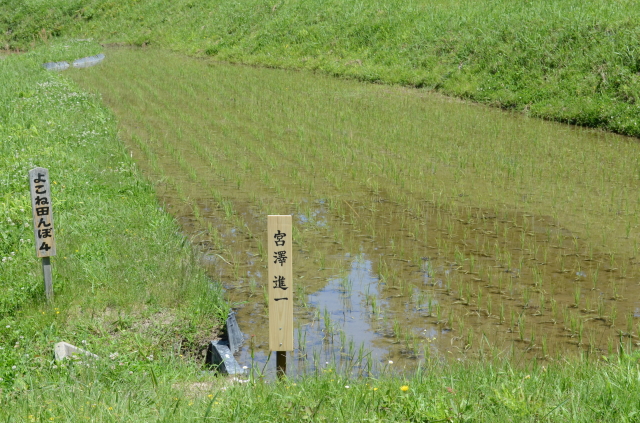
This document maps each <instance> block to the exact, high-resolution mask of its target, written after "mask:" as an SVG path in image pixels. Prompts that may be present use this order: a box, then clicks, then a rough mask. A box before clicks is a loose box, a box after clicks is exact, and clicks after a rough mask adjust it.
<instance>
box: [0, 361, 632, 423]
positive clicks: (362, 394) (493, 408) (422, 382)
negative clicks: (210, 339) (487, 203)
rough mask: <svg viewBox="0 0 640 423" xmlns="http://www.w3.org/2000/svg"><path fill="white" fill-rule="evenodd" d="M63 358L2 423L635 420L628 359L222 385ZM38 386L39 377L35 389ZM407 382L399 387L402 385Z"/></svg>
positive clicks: (27, 385)
mask: <svg viewBox="0 0 640 423" xmlns="http://www.w3.org/2000/svg"><path fill="white" fill-rule="evenodd" d="M136 361H138V363H136V364H132V363H131V359H130V358H129V357H116V358H114V359H109V358H105V359H103V360H101V361H99V362H91V363H78V362H74V363H67V364H65V365H59V366H58V367H57V368H52V367H50V368H48V369H41V370H39V371H38V372H33V373H30V374H29V375H26V376H25V377H24V379H22V380H20V382H19V383H18V384H16V386H14V388H13V389H12V390H11V391H9V392H7V393H4V395H3V396H2V397H0V398H2V399H1V401H2V402H0V405H2V407H1V408H0V417H1V418H2V419H3V421H6V422H33V421H35V422H40V421H42V422H45V421H47V422H48V421H63V422H78V421H96V422H116V421H117V422H140V421H154V422H155V421H171V422H183V421H184V422H186V421H199V420H202V421H225V422H231V421H232V422H236V421H238V422H240V421H242V422H263V421H274V422H288V421H313V422H322V421H340V422H350V421H371V422H383V421H420V422H439V421H447V422H594V421H600V422H633V421H636V420H637V413H638V401H639V399H640V398H639V396H638V394H637V392H638V388H640V387H639V386H638V374H639V372H640V367H639V365H638V360H637V356H635V357H630V356H622V357H620V358H619V359H615V360H613V361H611V362H601V363H593V362H586V361H579V360H578V361H571V362H567V363H558V364H553V365H549V366H541V365H538V364H535V363H533V364H530V365H528V366H525V367H524V368H520V369H515V368H514V367H512V366H511V365H509V364H506V363H504V362H499V361H496V362H485V363H456V364H453V365H450V366H442V364H441V363H439V362H428V363H425V364H424V366H423V367H421V368H420V369H419V370H418V371H417V372H415V373H414V374H412V375H410V376H406V377H403V376H400V375H395V376H393V375H392V372H391V369H390V368H391V367H393V365H389V370H388V371H387V373H386V374H384V375H381V376H380V377H379V378H366V379H355V380H354V379H351V378H348V377H345V376H343V375H339V374H335V372H334V371H333V369H332V368H331V367H327V368H325V369H323V370H322V371H321V372H320V373H319V374H317V375H310V376H307V377H304V378H301V379H296V380H284V381H282V382H281V383H275V382H265V381H261V380H258V379H249V380H246V381H245V382H244V383H242V382H237V381H236V382H233V381H224V380H220V379H217V378H215V377H213V376H212V375H210V374H202V373H201V372H200V371H199V370H198V369H197V368H195V367H193V366H188V365H185V364H184V363H181V362H180V361H179V360H178V359H173V360H170V359H165V360H163V361H162V362H159V363H158V362H155V361H149V360H147V361H146V362H139V360H136ZM43 381H46V382H43ZM403 387H404V388H403Z"/></svg>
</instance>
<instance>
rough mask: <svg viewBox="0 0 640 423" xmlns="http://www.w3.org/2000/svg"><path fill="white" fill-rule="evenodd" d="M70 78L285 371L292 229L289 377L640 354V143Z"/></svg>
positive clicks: (156, 60)
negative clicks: (93, 101)
mask: <svg viewBox="0 0 640 423" xmlns="http://www.w3.org/2000/svg"><path fill="white" fill-rule="evenodd" d="M70 75H71V77H72V78H73V79H74V80H76V81H77V82H78V83H80V85H81V86H83V88H85V89H87V90H89V91H96V92H98V93H100V94H101V95H102V97H103V99H104V101H105V102H106V103H107V104H108V105H109V106H110V107H111V108H112V109H113V111H114V113H115V116H116V118H117V119H118V121H119V128H120V135H121V137H122V139H123V140H124V142H125V143H126V147H127V149H128V150H130V151H131V154H132V155H133V157H134V158H135V160H136V162H137V163H138V164H139V167H140V168H141V170H142V171H143V172H144V173H145V175H146V176H147V177H148V178H149V179H150V180H151V181H152V182H153V183H154V185H155V187H156V191H157V194H158V196H159V199H160V202H161V203H162V204H163V205H164V206H165V207H166V209H167V210H168V211H169V212H170V213H171V214H172V215H174V216H175V217H176V219H177V220H178V222H179V223H180V225H181V226H182V229H183V231H184V233H185V234H188V236H189V237H190V239H191V240H192V242H193V243H194V244H195V245H197V246H198V248H199V250H200V251H201V253H202V264H203V266H205V267H206V268H207V270H208V272H209V274H210V275H211V277H212V278H213V279H215V280H219V281H221V283H223V284H224V286H225V287H226V290H227V293H228V299H229V301H231V302H232V304H233V307H234V309H236V310H237V316H238V321H239V324H240V327H241V329H242V330H243V332H244V333H245V335H246V336H247V340H246V343H245V346H244V348H243V351H242V353H241V356H240V357H239V361H240V362H241V364H243V365H248V366H250V365H256V366H258V367H260V368H262V366H263V365H264V362H265V361H266V359H267V356H268V329H267V326H268V322H267V310H266V308H265V303H266V297H267V283H268V281H267V263H268V261H267V260H269V257H267V256H266V216H267V215H268V214H291V215H293V223H294V234H293V236H294V244H295V251H294V252H293V253H294V255H293V263H294V264H293V266H294V269H293V270H294V277H295V287H294V289H295V308H294V325H295V327H296V329H295V331H294V335H295V338H296V350H295V351H294V353H293V354H292V355H291V356H290V357H292V358H293V360H291V361H290V363H289V366H290V367H289V368H290V369H291V371H293V372H304V371H314V369H320V368H323V367H325V366H326V363H334V364H336V365H339V366H342V367H343V368H344V369H345V370H347V371H353V372H363V373H365V372H371V371H376V370H375V369H378V370H380V369H384V368H385V367H386V366H391V365H392V366H394V367H397V368H407V369H411V368H413V367H415V366H416V365H417V364H418V363H419V362H420V361H421V360H424V359H429V358H431V359H448V358H451V359H463V360H466V359H478V358H486V357H497V358H500V357H503V358H505V359H513V360H517V361H523V360H530V359H533V358H536V359H539V360H556V359H558V358H560V357H564V356H572V355H577V354H589V355H592V356H595V357H599V356H602V355H606V354H608V353H610V352H613V351H615V350H617V349H618V348H619V347H620V345H622V346H623V347H625V348H636V346H637V345H638V342H639V341H640V338H639V336H640V267H639V258H638V242H639V240H640V239H639V235H638V230H639V225H640V220H639V219H640V189H639V188H640V161H639V160H640V159H639V157H640V143H639V142H638V140H637V139H631V138H624V137H619V136H615V135H612V134H607V133H603V132H598V131H592V130H586V129H580V128H575V127H570V126H566V125H561V124H555V123H549V122H544V121H540V120H536V119H529V118H527V117H526V116H524V115H519V114H517V115H516V114H510V113H506V112H502V111H499V110H494V109H489V108H486V107H482V106H477V105H472V104H467V103H464V102H462V101H458V100H452V99H449V98H445V97H441V96H439V95H435V94H432V93H430V92H428V91H424V90H416V89H406V88H401V87H389V86H381V85H372V84H362V83H358V82H355V81H348V80H339V79H334V78H329V77H326V76H321V75H315V74H312V73H307V72H292V71H283V70H274V69H263V68H252V67H243V66H234V65H229V64H220V63H215V62H211V61H207V60H203V59H194V58H187V57H184V56H179V55H175V54H171V53H167V52H162V51H157V50H135V49H114V50H110V51H108V52H107V60H106V61H105V63H104V65H103V66H100V67H96V68H93V69H86V70H83V71H81V72H80V71H72V72H70ZM390 362H393V364H389V363H390ZM332 365H333V364H332Z"/></svg>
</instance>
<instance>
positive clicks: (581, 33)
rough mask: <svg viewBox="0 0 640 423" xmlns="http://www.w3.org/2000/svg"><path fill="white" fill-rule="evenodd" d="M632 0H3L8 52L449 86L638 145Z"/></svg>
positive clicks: (639, 88) (639, 67)
mask: <svg viewBox="0 0 640 423" xmlns="http://www.w3.org/2000/svg"><path fill="white" fill-rule="evenodd" d="M637 6H638V5H637V2H636V1H633V0H626V1H616V2H611V1H606V0H590V1H586V2H585V1H578V0H571V1H557V0H556V1H553V0H546V1H539V2H510V1H500V2H495V1H466V2H457V1H455V2H454V1H446V0H415V1H409V2H407V1H398V0H385V1H372V2H359V3H358V2H356V3H354V2H349V1H343V0H333V1H329V2H318V1H315V0H296V1H289V2H275V1H274V2H266V1H263V0H242V1H237V2H213V1H197V2H196V1H192V0H178V1H165V0H155V1H145V2H133V1H132V2H110V1H106V0H76V1H69V0H58V1H56V2H53V3H52V2H47V3H43V2H41V1H18V0H12V1H9V2H5V4H4V6H2V8H0V23H1V24H0V25H1V26H2V27H4V28H5V29H3V30H2V31H0V34H1V35H0V43H2V44H4V45H5V47H6V48H29V46H30V45H35V44H37V43H41V42H43V40H47V39H49V38H50V37H56V36H60V37H65V38H67V37H76V38H86V37H95V38H96V39H99V40H100V41H101V42H107V43H111V42H118V43H127V44H133V45H143V44H144V45H148V44H153V45H158V46H162V47H165V48H170V49H173V50H177V51H181V52H185V53H188V54H193V55H199V56H205V55H208V56H212V57H215V58H217V59H219V60H225V61H231V62H241V63H248V64H257V65H263V66H275V67H283V68H293V69H312V70H317V71H321V72H323V73H327V74H330V75H336V76H345V77H350V78H356V79H360V80H365V81H374V82H382V83H391V84H403V85H409V86H417V87H427V88H431V89H437V90H440V91H442V92H444V93H446V94H448V95H454V96H459V97H463V98H468V99H472V100H474V101H478V102H483V103H487V104H491V105H495V106H499V107H504V108H509V109H515V110H518V111H521V112H525V113H526V114H528V115H531V116H537V117H542V118H546V119H553V120H559V121H562V122H568V123H575V124H579V125H586V126H592V127H599V128H604V129H607V130H611V131H615V132H619V133H622V134H627V135H634V136H638V135H639V134H640V124H639V123H638V115H639V111H640V109H639V107H640V106H639V105H638V104H639V103H638V101H639V100H640V76H639V75H640V74H639V72H640V51H639V50H638V49H637V48H636V45H637V39H638V37H639V36H640V26H639V24H638V22H640V7H637Z"/></svg>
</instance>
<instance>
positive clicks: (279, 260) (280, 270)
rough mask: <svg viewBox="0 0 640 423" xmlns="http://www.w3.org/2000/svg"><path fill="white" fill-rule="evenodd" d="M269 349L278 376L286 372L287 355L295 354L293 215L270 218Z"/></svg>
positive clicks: (268, 222) (268, 220) (268, 228)
mask: <svg viewBox="0 0 640 423" xmlns="http://www.w3.org/2000/svg"><path fill="white" fill-rule="evenodd" d="M267 233H268V240H267V241H268V244H269V246H268V249H267V250H268V254H269V256H268V258H269V281H268V283H269V350H270V351H275V352H276V369H277V373H278V376H279V377H281V376H283V375H284V374H285V373H286V371H287V353H286V351H293V271H292V267H291V253H292V252H293V248H292V247H293V245H292V244H293V236H292V235H293V234H292V232H291V216H289V215H285V216H268V219H267Z"/></svg>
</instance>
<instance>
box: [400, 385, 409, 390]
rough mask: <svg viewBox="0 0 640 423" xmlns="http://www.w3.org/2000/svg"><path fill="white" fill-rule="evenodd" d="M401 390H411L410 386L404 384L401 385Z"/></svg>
mask: <svg viewBox="0 0 640 423" xmlns="http://www.w3.org/2000/svg"><path fill="white" fill-rule="evenodd" d="M400 390H401V391H402V392H407V391H408V390H409V387H408V386H407V385H402V386H401V387H400Z"/></svg>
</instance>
